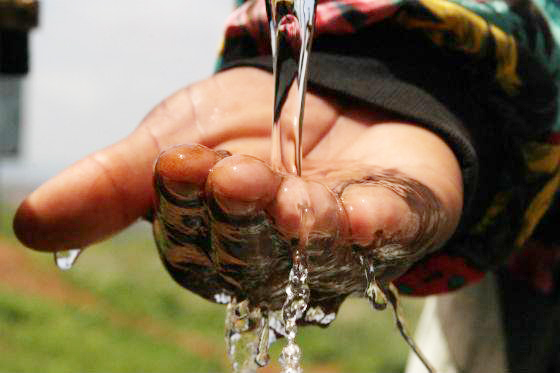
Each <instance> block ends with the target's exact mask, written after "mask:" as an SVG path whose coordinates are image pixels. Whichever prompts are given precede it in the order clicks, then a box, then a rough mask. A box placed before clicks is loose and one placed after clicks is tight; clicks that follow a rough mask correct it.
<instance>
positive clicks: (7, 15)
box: [0, 0, 39, 158]
mask: <svg viewBox="0 0 560 373" xmlns="http://www.w3.org/2000/svg"><path fill="white" fill-rule="evenodd" d="M38 19H39V3H38V1H34V0H0V158H4V157H6V156H16V155H17V154H18V150H19V134H20V126H21V123H20V119H21V115H20V113H21V109H22V105H21V103H22V98H21V96H22V91H21V87H22V81H23V78H24V77H25V75H26V74H27V72H28V71H29V31H30V30H31V29H32V28H34V27H36V26H37V23H38Z"/></svg>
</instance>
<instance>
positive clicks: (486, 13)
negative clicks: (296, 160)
mask: <svg viewBox="0 0 560 373" xmlns="http://www.w3.org/2000/svg"><path fill="white" fill-rule="evenodd" d="M242 3H243V4H241V5H240V6H239V7H238V8H237V9H236V10H235V11H234V12H233V13H232V15H231V16H230V18H229V19H228V22H227V27H226V33H225V41H224V45H223V50H222V60H221V61H223V60H224V59H225V60H227V59H228V58H238V57H240V56H239V55H238V53H239V50H242V57H247V58H248V57H255V56H259V55H268V54H270V42H269V40H270V39H269V28H268V21H267V17H266V9H265V3H264V0H254V1H245V2H242ZM539 5H540V6H541V7H542V8H543V9H544V10H545V12H546V13H547V14H548V16H549V17H552V18H553V19H554V18H556V19H560V8H559V5H558V4H557V3H556V2H554V1H548V0H546V1H545V0H543V1H542V2H541V3H540V4H539ZM546 17H547V16H546V15H543V13H542V12H541V11H540V10H539V7H538V6H537V5H535V4H534V3H531V2H530V1H527V0H507V1H503V0H490V1H484V0H478V1H476V0H318V5H317V15H316V30H315V37H316V38H320V37H321V36H323V35H347V36H348V37H349V38H351V37H352V34H354V33H357V32H359V31H360V30H363V29H367V28H368V27H372V25H374V24H376V23H378V22H381V21H389V22H392V24H394V25H397V26H398V27H399V28H400V29H401V30H402V32H403V33H421V34H422V35H424V37H425V38H427V39H428V40H429V41H430V42H431V43H432V44H433V46H435V47H436V48H439V49H440V50H442V51H444V52H445V53H450V54H457V55H460V56H462V59H463V61H464V64H462V65H461V66H450V69H455V68H456V69H457V73H458V74H465V71H467V72H468V73H470V74H471V75H472V82H473V85H475V86H476V87H478V85H484V92H485V93H484V94H485V95H488V100H487V105H488V107H489V109H488V110H489V112H492V113H493V115H495V117H496V118H497V121H498V122H500V121H502V120H503V118H507V123H497V128H498V129H492V131H493V132H494V133H496V134H497V135H498V136H503V137H504V143H505V144H506V145H505V146H504V149H507V150H508V151H509V150H512V152H511V153H506V154H495V156H496V157H510V158H511V162H510V163H511V164H510V165H509V166H508V167H506V168H504V169H503V170H497V174H496V177H497V178H498V179H499V180H501V185H500V187H499V190H497V191H496V192H495V194H494V196H493V198H492V202H491V203H490V204H489V205H488V206H487V207H486V208H485V213H484V214H482V215H481V216H478V217H477V220H476V221H474V222H471V224H470V226H469V227H468V234H467V235H465V236H463V237H462V240H459V241H456V242H455V241H452V242H451V243H450V244H449V245H448V247H446V248H444V249H443V250H441V251H440V252H438V253H436V254H434V255H432V256H430V257H427V258H425V259H424V260H422V261H420V262H419V263H417V264H416V265H415V266H413V267H412V268H411V269H410V270H409V272H408V273H406V274H405V275H404V276H402V277H401V278H400V279H399V280H398V281H397V285H398V287H399V289H400V290H401V291H402V292H404V293H407V294H417V295H428V294H434V293H440V292H446V291H450V290H454V289H457V288H459V287H461V286H463V285H465V284H467V283H469V282H472V281H476V280H477V279H480V278H481V277H482V274H483V272H484V271H486V270H489V269H493V268H497V267H498V266H501V265H503V264H504V263H505V262H506V261H507V259H508V258H509V257H510V256H511V254H512V253H514V252H520V251H521V250H522V249H523V248H524V247H525V246H526V244H527V243H528V241H529V239H530V238H531V237H533V238H535V237H534V236H533V232H534V231H535V229H536V228H537V227H538V225H539V222H541V220H542V219H543V217H544V216H545V214H547V211H548V210H549V208H550V206H555V207H554V208H555V209H558V199H559V192H558V191H559V186H560V143H559V141H558V139H559V138H560V135H559V132H560V115H559V111H558V107H559V106H560V105H559V102H560V101H559V100H560V95H559V94H558V91H559V87H560V49H559V48H558V45H557V43H556V42H555V39H554V36H553V35H554V34H556V33H557V34H558V35H560V26H558V25H557V24H555V23H554V22H552V23H551V24H552V28H550V27H549V22H548V21H547V19H546ZM240 46H241V48H240ZM364 48H367V45H366V46H364ZM233 51H235V52H233ZM232 55H234V56H233V57H232ZM469 69H470V70H469ZM481 71H482V72H484V74H487V75H480V72H481ZM481 76H482V78H481ZM487 76H488V77H489V79H488V81H484V82H480V81H481V80H486V79H485V78H486V77H487ZM467 128H468V124H467ZM502 150H503V149H502ZM480 187H481V188H484V186H483V185H481V186H480ZM557 223H558V222H557ZM557 223H556V225H557ZM549 226H554V223H553V224H549ZM538 238H539V237H536V239H538ZM559 247H560V246H559ZM488 252H492V253H495V254H492V255H489V254H488ZM465 253H467V254H465ZM471 253H472V254H473V256H477V255H479V256H480V257H483V256H488V257H490V259H488V260H487V261H486V263H484V264H481V261H477V260H472V258H471V259H469V258H467V257H468V256H469V255H470V254H471ZM463 254H465V255H463ZM442 268H443V270H442ZM526 272H527V271H525V272H524V273H526Z"/></svg>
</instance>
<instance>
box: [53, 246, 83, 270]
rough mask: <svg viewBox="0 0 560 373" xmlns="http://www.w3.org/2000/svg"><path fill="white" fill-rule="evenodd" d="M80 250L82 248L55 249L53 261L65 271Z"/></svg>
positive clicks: (73, 262)
mask: <svg viewBox="0 0 560 373" xmlns="http://www.w3.org/2000/svg"><path fill="white" fill-rule="evenodd" d="M82 251H83V249H70V250H63V251H57V252H55V253H54V263H55V264H56V266H57V267H58V268H59V269H61V270H63V271H67V270H69V269H71V268H72V267H73V266H74V264H75V263H76V260H78V257H79V256H80V254H81V253H82Z"/></svg>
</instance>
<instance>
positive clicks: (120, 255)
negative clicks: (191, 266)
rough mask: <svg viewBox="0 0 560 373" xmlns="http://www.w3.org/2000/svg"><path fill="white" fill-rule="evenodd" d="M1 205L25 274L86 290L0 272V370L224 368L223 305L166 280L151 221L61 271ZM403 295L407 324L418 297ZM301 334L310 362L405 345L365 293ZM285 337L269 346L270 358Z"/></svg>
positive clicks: (322, 364) (385, 352) (344, 360)
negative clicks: (56, 292) (49, 286)
mask: <svg viewBox="0 0 560 373" xmlns="http://www.w3.org/2000/svg"><path fill="white" fill-rule="evenodd" d="M1 211H2V221H1V224H0V234H1V236H0V239H1V242H4V243H7V244H6V246H7V247H8V248H9V250H15V252H17V254H18V255H23V256H25V258H26V259H27V260H29V261H30V262H31V263H32V264H33V266H34V267H33V268H37V270H36V271H31V272H34V273H28V274H26V275H29V278H32V277H33V276H35V277H37V276H41V273H43V271H45V273H52V274H53V275H54V276H56V278H59V279H60V282H61V283H63V284H65V285H67V286H65V287H64V289H67V288H69V289H73V293H74V292H75V293H79V294H86V295H87V297H85V298H84V299H88V300H86V301H84V300H83V299H82V300H79V299H75V300H74V298H71V297H72V294H73V293H72V294H69V295H68V296H67V297H60V296H59V297H58V298H57V297H53V296H52V294H48V292H45V293H44V294H37V293H33V292H32V291H26V290H22V289H25V286H24V287H22V288H17V287H16V288H14V286H13V284H10V283H7V284H5V283H2V282H1V279H0V372H37V371H41V372H57V373H65V372H108V373H117V372H154V373H156V372H157V373H160V372H218V371H229V368H228V366H227V363H226V359H225V348H224V341H223V332H224V330H223V329H224V313H225V307H224V306H221V305H216V304H212V303H209V302H207V301H205V300H203V299H201V298H199V297H197V296H195V295H193V294H190V293H189V292H187V291H185V290H183V289H182V288H180V287H179V286H178V285H176V284H175V283H174V282H173V281H172V280H171V278H170V277H169V276H168V275H167V273H166V272H165V271H164V269H163V267H162V266H161V264H160V262H159V258H158V256H157V253H156V249H155V246H154V243H153V242H152V238H151V233H150V229H149V226H148V224H147V223H139V224H136V225H134V226H133V227H131V228H130V229H128V230H127V231H126V232H124V233H122V234H120V235H117V236H115V237H113V238H112V239H110V240H108V241H106V242H104V243H101V244H98V245H94V246H92V247H90V248H88V249H87V250H86V251H85V252H84V253H83V254H82V255H81V257H80V258H79V260H78V263H77V264H76V266H75V267H74V268H73V269H72V270H71V271H68V272H60V271H58V270H57V269H56V268H55V267H54V264H53V260H52V257H51V256H50V255H48V254H42V253H35V252H31V251H29V250H26V249H24V248H22V247H21V246H19V245H18V244H17V243H16V240H15V238H14V237H13V234H12V232H11V223H10V221H11V210H10V209H7V208H5V206H4V208H2V209H1ZM2 249H4V248H2ZM26 268H27V267H26ZM24 281H25V280H24ZM45 281H47V280H45ZM53 286H56V284H54V283H53ZM80 299H81V297H80ZM403 303H404V311H405V314H406V316H407V320H408V322H409V324H410V326H411V327H413V326H414V324H415V321H416V319H417V317H418V314H419V310H420V308H421V304H422V301H421V300H410V299H404V302H403ZM297 340H298V343H299V344H300V346H301V347H302V351H303V356H304V357H303V366H304V369H305V370H306V371H323V370H325V369H326V367H328V370H329V371H339V372H383V373H389V372H401V371H402V370H403V368H404V364H405V360H406V356H407V354H408V349H407V346H406V345H405V343H404V341H403V340H402V338H401V337H400V335H399V334H398V332H397V330H396V328H395V327H394V322H393V319H392V315H391V313H390V312H389V311H385V312H374V311H372V310H371V307H370V306H369V304H368V303H367V302H366V301H365V300H363V299H349V300H348V301H346V302H345V304H344V305H343V307H342V309H341V311H340V313H339V315H338V318H337V320H335V322H334V323H333V324H332V326H331V327H329V328H327V329H321V328H317V327H308V328H302V329H300V331H299V333H298V338H297ZM282 345H283V342H282V341H281V342H279V343H276V344H275V345H274V346H273V348H272V354H271V355H272V359H273V360H274V361H275V360H277V358H278V355H279V352H280V350H281V347H282Z"/></svg>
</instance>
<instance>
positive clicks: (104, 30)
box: [1, 0, 233, 185]
mask: <svg viewBox="0 0 560 373" xmlns="http://www.w3.org/2000/svg"><path fill="white" fill-rule="evenodd" d="M232 4H233V1H232V0H211V1H195V0H165V1H161V2H155V1H148V0H119V1H114V0H96V1H86V0H80V1H76V0H49V1H42V2H41V14H40V26H39V28H38V29H36V30H35V31H34V32H33V33H32V35H31V48H32V56H31V57H32V61H31V69H32V70H31V73H30V74H29V75H28V76H27V79H26V82H25V85H24V90H25V103H24V105H25V110H24V112H23V126H24V128H23V134H22V140H23V141H22V152H21V155H20V157H19V158H18V159H16V160H10V161H4V162H3V164H2V169H1V173H2V182H3V183H7V184H12V183H14V182H17V183H21V182H25V183H31V184H34V185H36V184H38V183H39V182H41V181H43V180H45V179H46V178H48V177H50V176H52V175H54V174H55V173H57V172H59V171H60V170H62V169H63V168H65V167H67V166H68V165H70V164H72V163H74V162H75V161H77V160H78V159H80V158H82V157H83V156H85V155H87V154H89V153H91V152H93V151H95V150H97V149H100V148H103V147H105V146H107V145H109V144H111V143H113V142H115V141H117V140H118V139H120V138H122V137H124V136H125V135H126V134H128V133H129V132H130V131H132V129H133V128H134V127H136V126H137V124H138V123H139V122H140V120H141V119H142V118H143V117H144V115H145V114H146V113H147V112H148V111H149V110H150V109H151V108H152V107H153V106H154V105H155V104H156V103H157V102H159V101H160V100H161V99H163V98H164V97H165V96H167V95H169V94H170V93H172V92H173V91H175V90H177V89H178V88H180V87H182V86H184V85H186V84H188V83H192V82H194V81H197V80H200V79H203V78H204V77H206V76H208V75H210V74H211V72H212V69H213V65H214V60H215V56H216V54H217V52H218V49H219V46H220V42H221V34H222V30H223V25H224V21H225V19H226V17H227V15H228V14H229V12H230V11H231V10H232Z"/></svg>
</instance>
